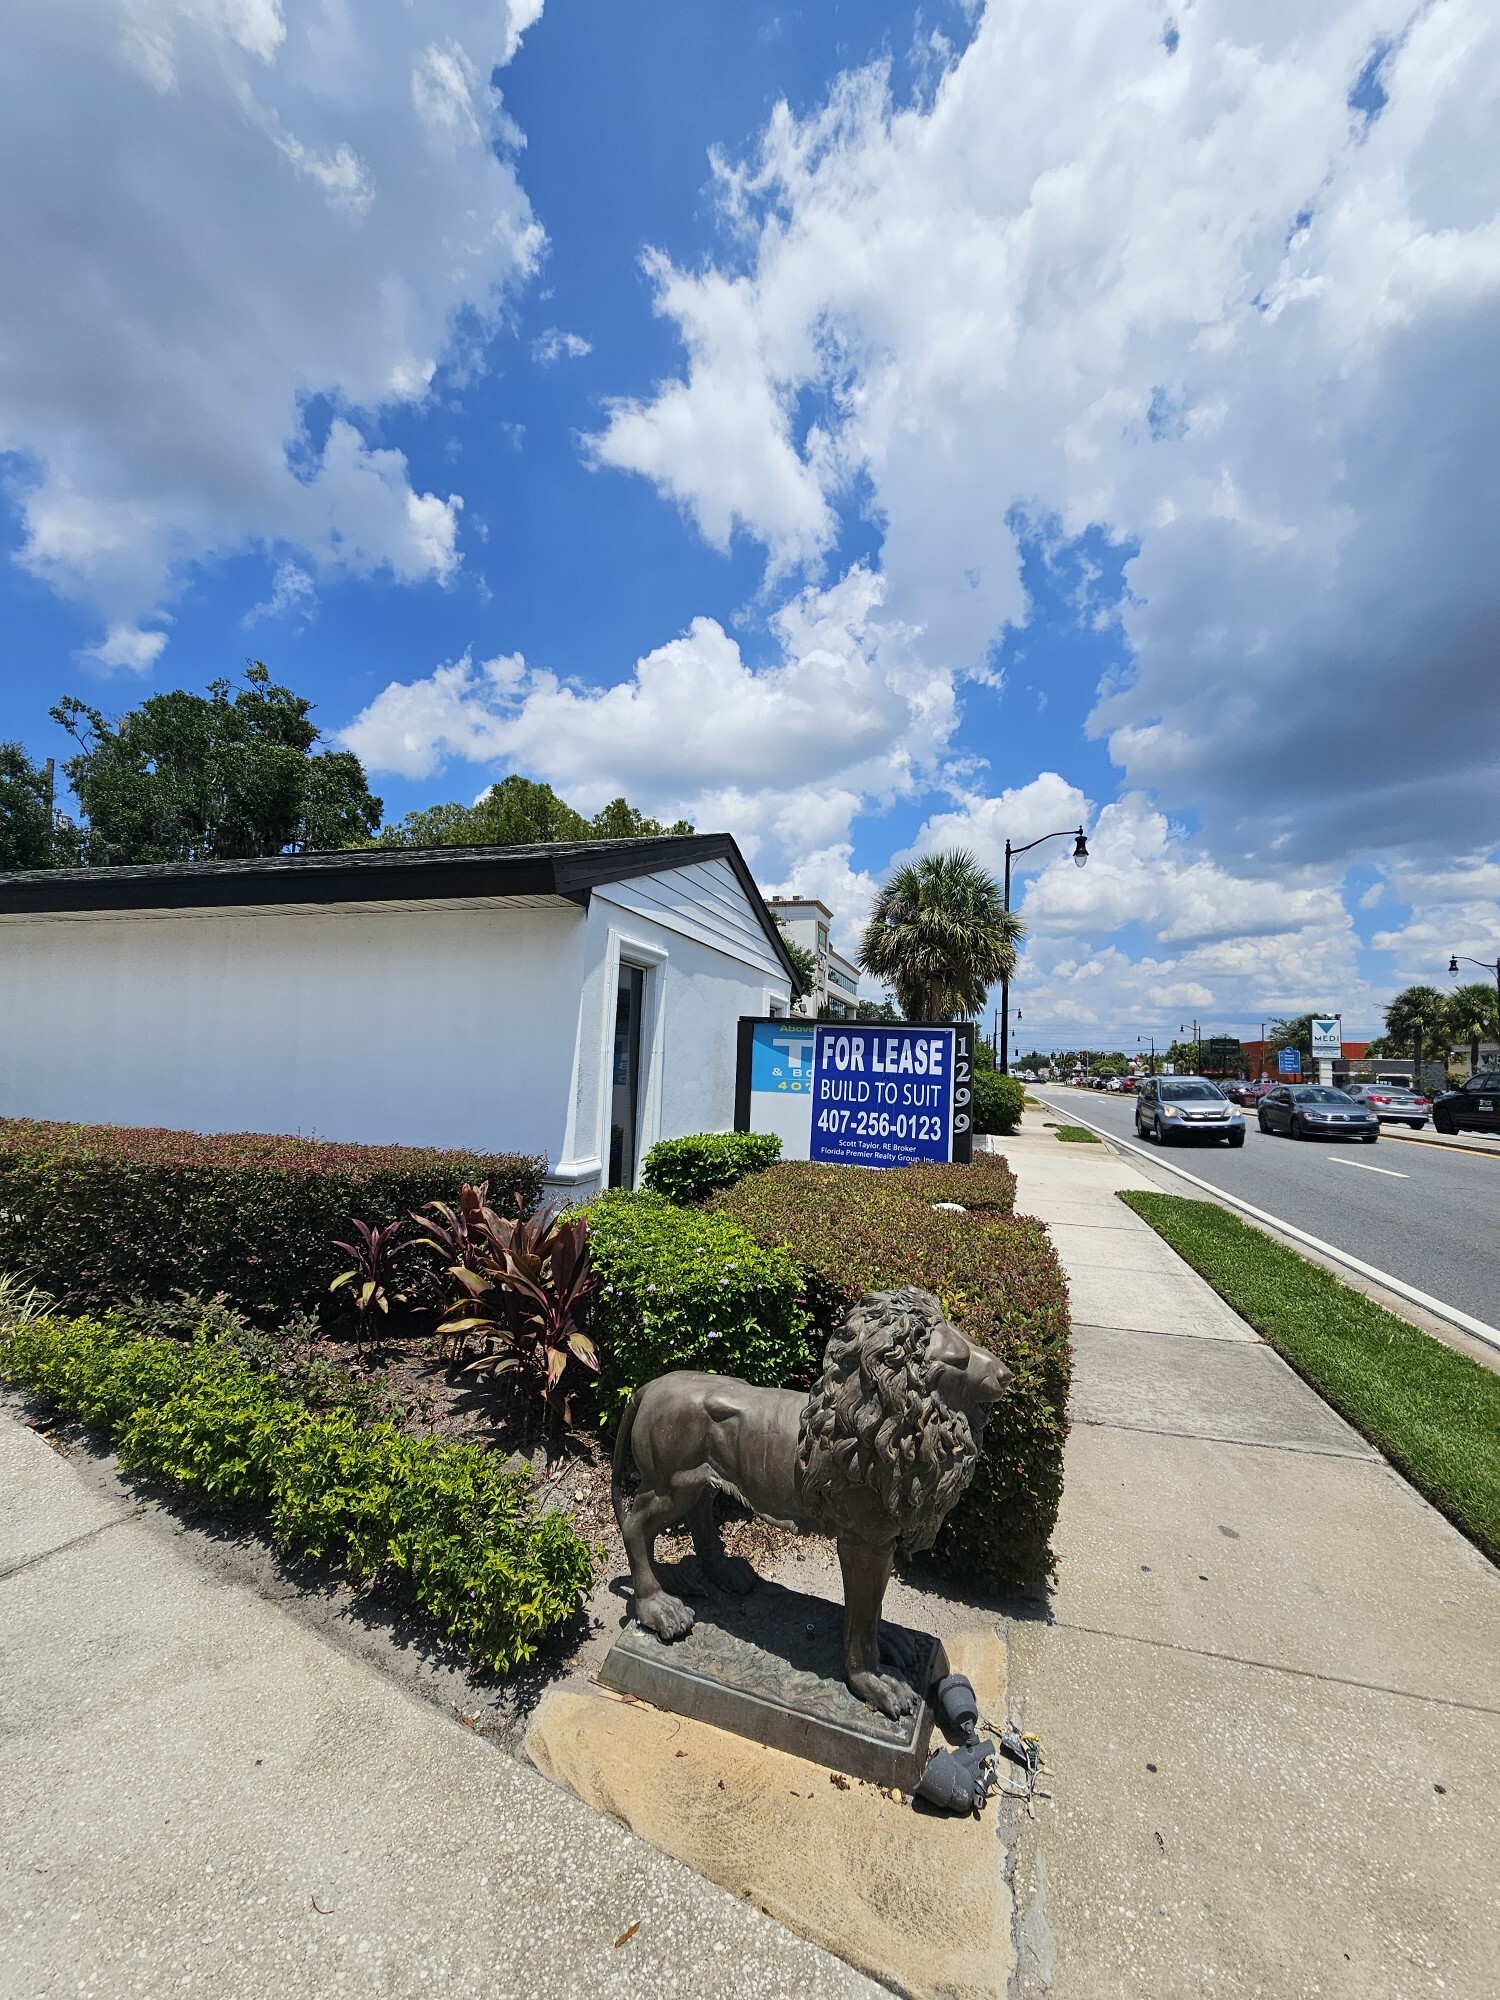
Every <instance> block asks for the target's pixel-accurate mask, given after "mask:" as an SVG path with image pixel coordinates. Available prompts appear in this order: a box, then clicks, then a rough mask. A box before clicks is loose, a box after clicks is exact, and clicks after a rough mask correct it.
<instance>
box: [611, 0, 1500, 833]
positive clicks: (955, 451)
mask: <svg viewBox="0 0 1500 2000" xmlns="http://www.w3.org/2000/svg"><path fill="white" fill-rule="evenodd" d="M1372 52H1383V53H1382V54H1381V55H1380V60H1379V63H1378V84H1379V88H1378V90H1377V89H1375V88H1374V87H1373V86H1372V85H1371V83H1370V77H1371V75H1372V74H1373V70H1374V65H1373V64H1372ZM1362 75H1363V76H1364V77H1365V88H1364V90H1363V91H1362V92H1360V93H1356V92H1355V85H1356V82H1357V80H1358V79H1360V78H1361V76H1362ZM1351 99H1353V101H1351ZM1497 116H1500V16H1497V15H1496V13H1495V11H1494V9H1493V8H1492V7H1489V6H1487V5H1485V4H1484V0H1433V4H1430V5H1427V6H1424V7H1422V8H1420V9H1418V10H1415V11H1414V10H1413V9H1412V8H1411V6H1410V4H1409V0H1341V4H1334V5H1330V6H1327V7H1322V8H1316V9H1308V8H1305V7H1299V6H1293V5H1291V4H1289V0H1269V4H1268V3H1267V0H1256V4H1255V5H1253V6H1252V5H1250V4H1249V0H1200V4H1198V5H1196V6H1194V7H1192V8H1190V9H1184V10H1182V11H1181V13H1180V16H1179V17H1178V18H1177V20H1176V23H1175V28H1174V32H1173V33H1172V34H1170V35H1164V34H1163V30H1162V18H1161V16H1160V14H1159V12H1153V10H1152V9H1150V8H1147V7H1143V6H1141V5H1140V4H1139V0H1080V4H1078V5H1077V6H1073V7H1068V8H1029V9H1028V8H1015V7H1003V8H1002V7H994V6H992V7H990V8H989V9H987V10H986V12H985V14H984V16H983V18H982V19H981V20H980V22H979V23H978V26H977V29H976V32H975V34H974V37H973V40H972V42H971V43H970V45H969V47H968V48H967V49H966V51H965V52H964V54H963V55H962V56H961V57H960V58H959V59H958V60H957V61H955V62H954V63H953V64H952V65H951V67H950V68H949V69H948V70H947V72H946V74H945V75H944V76H943V78H942V80H941V82H940V84H939V85H938V87H937V88H936V91H935V93H934V94H933V95H932V97H931V101H930V103H923V104H919V105H916V106H913V107H905V108H903V107H898V106H897V105H895V104H894V103H893V102H892V100H891V97H890V95H889V91H888V87H887V78H886V73H885V71H884V70H883V69H873V70H866V71H863V72H860V73H858V74H856V75H853V76H851V77H848V78H846V79H845V80H844V81H843V82H842V83H841V85H840V86H839V88H838V89H837V90H836V91H835V92H834V93H833V95H832V97H831V98H830V100H829V102H828V103H827V104H826V105H825V106H823V107H822V108H820V109H818V110H816V111H814V112H813V113H812V114H811V115H809V116H808V117H806V118H802V119H799V118H797V117H795V116H793V115H792V113H791V112H790V111H789V110H788V109H787V108H786V107H785V106H782V107H781V108H779V109H778V111H777V112H776V114H775V115H774V117H773V118H772V119H771V121H770V123H769V125H768V127H767V129H766V131H765V133H764V135H763V141H762V144H761V147H760V149H759V152H758V154H757V156H756V157H755V158H754V159H753V160H751V161H750V162H748V163H747V164H742V165H734V164H727V163H724V162H720V163H719V165H718V185H719V191H720V198H721V202H722V206H723V208H724V211H725V213H726V216H727V217H728V219H729V220H730V221H731V222H732V224H733V225H734V236H735V242H736V245H737V246H739V247H738V248H737V249H736V250H735V251H734V252H733V253H732V254H730V255H728V256H726V257H724V258H722V259H720V260H719V262H717V263H714V264H710V265H708V266H706V267H705V268H702V269H695V270H691V271H689V270H685V269H681V268H679V267H677V266H674V265H673V264H671V263H670V262H669V261H668V260H666V259H665V258H663V257H661V256H656V257H654V258H653V260H652V262H651V266H650V269H651V274H652V278H653V282H654V284H655V288H656V298H657V304H658V309H659V310H660V311H661V312H662V313H663V314H665V315H666V316H667V317H669V318H670V319H672V320H673V321H675V322H676V324H677V326H678V328H679V330H680V334H681V339H682V343H683V348H684V366H683V369H682V371H681V373H680V374H679V375H678V376H676V377H675V378H674V379H671V380H668V381H664V382H663V383H661V384H660V385H659V386H658V388H657V389H656V390H655V392H654V393H653V394H652V395H650V396H648V397H646V398H642V399H638V400H633V401H626V402H621V403H619V404H617V405H616V406H615V407H614V408H613V410H612V411H611V413H610V415H609V419H608V422H607V424H606V426H605V428H604V430H603V431H602V432H601V433H600V435H599V436H598V437H597V438H596V439H595V440H594V443H593V450H594V453H595V456H596V457H597V459H598V460H599V461H600V462H602V463H606V464H609V465H613V466H616V467H621V468H625V469H630V470H634V471H636V472H638V473H640V474H642V475H643V476H645V477H646V478H647V479H649V480H651V481H652V482H654V483H655V485H656V486H657V487H658V488H659V489H660V491H661V492H662V493H663V494H665V495H667V496H669V497H670V498H671V499H672V500H673V501H675V502H676V504H678V505H679V506H680V507H681V508H682V509H683V510H684V511H685V512H686V513H687V514H688V515H689V516H690V518H691V519H693V520H694V521H695V522H696V523H697V525H698V527H699V528H700V529H701V531H702V533H703V534H704V535H705V536H706V537H707V539H708V540H709V541H710V542H713V543H715V544H717V545H720V546H723V545H724V544H726V543H727V541H728V540H729V539H730V537H731V535H732V534H733V533H734V532H736V531H743V532H745V533H747V534H749V535H751V536H754V537H756V538H758V539H759V541H761V542H762V543H763V544H764V546H765V548H766V550H767V552H768V556H769V558H770V561H771V564H772V566H773V569H774V568H776V567H779V566H782V565H785V564H787V563H789V562H809V561H815V560H816V559H817V558H818V557H819V556H821V555H822V554H823V553H824V552H826V551H827V550H828V549H829V548H830V547H831V546H832V541H833V535H834V519H835V514H836V510H837V509H838V508H839V507H840V506H841V505H844V504H847V503H848V499H849V496H850V495H851V494H852V493H856V492H858V493H862V494H865V495H867V500H866V501H865V502H864V503H863V504H867V506H868V509H869V511H870V513H871V514H872V515H873V517H874V518H875V520H876V521H877V522H878V524H879V526H880V529H881V533H882V538H883V539H882V546H881V555H880V566H881V570H882V573H883V575H884V577H885V579H886V582H887V586H888V589H887V599H886V604H887V610H888V614H889V615H890V616H891V617H893V618H895V619H897V620H899V621H901V622H903V623H904V624H906V625H908V626H910V627H913V628H920V630H921V631H922V634H923V641H922V643H923V645H924V647H925V648H926V650H927V654H928V657H929V659H930V661H931V662H932V663H933V664H934V665H935V666H936V667H937V668H939V669H941V670H943V671H950V670H956V671H963V670H966V669H968V668H971V667H973V666H975V665H976V664H978V663H980V662H982V661H983V660H984V657H985V654H986V651H987V649H988V648H990V647H991V646H992V644H993V643H994V641H995V639H996V638H997V636H998V635H999V634H1001V633H1002V632H1003V630H1004V628H1005V627H1006V625H1007V624H1008V623H1009V624H1015V623H1018V622H1020V621H1023V620H1024V619H1025V617H1026V612H1027V606H1026V601H1025V596H1024V592H1023V589H1022V583H1021V572H1020V563H1019V554H1018V535H1019V533H1020V532H1021V531H1022V530H1023V529H1024V528H1025V527H1026V525H1027V524H1028V523H1030V524H1032V525H1045V526H1046V527H1047V530H1048V532H1052V533H1059V534H1061V535H1064V536H1073V537H1076V536H1078V535H1081V534H1082V533H1083V532H1084V531H1085V530H1087V529H1090V528H1093V529H1103V530H1104V531H1105V532H1106V533H1107V534H1108V535H1109V536H1110V537H1112V538H1114V539H1115V541H1116V542H1117V543H1118V544H1120V545H1121V546H1123V547H1124V548H1126V549H1128V550H1130V551H1133V554H1132V558H1131V560H1130V562H1129V564H1128V567H1127V571H1126V575H1127V582H1128V591H1127V594H1126V596H1125V597H1124V599H1123V600H1122V601H1121V603H1120V604H1119V606H1118V607H1117V613H1118V617H1119V620H1120V625H1121V630H1122V635H1123V639H1122V663H1121V664H1122V667H1123V668H1124V669H1125V671H1122V672H1121V673H1120V674H1118V675H1116V676H1115V677H1114V678H1113V680H1112V683H1111V686H1110V688H1109V690H1108V691H1107V692H1106V693H1105V694H1104V695H1103V697H1102V699H1101V700H1100V702H1099V704H1098V707H1097V710H1096V713H1095V717H1094V722H1093V727H1094V728H1095V729H1096V730H1097V731H1099V732H1102V733H1105V734H1107V735H1108V738H1109V742H1110V747H1111V750H1112V752H1113V755H1114V757H1115V758H1116V760H1117V761H1118V762H1119V763H1120V764H1121V765H1122V766H1123V768H1124V772H1125V775H1126V780H1127V782H1128V783H1129V784H1130V785H1131V786H1133V787H1137V788H1149V789H1152V790H1154V791H1155V792H1156V793H1157V794H1158V795H1159V797H1160V798H1161V800H1162V801H1163V802H1164V803H1165V804H1166V805H1167V806H1168V808H1169V809H1174V810H1175V809H1181V808H1185V807H1189V806H1190V807H1191V808H1192V809H1193V810H1194V811H1195V812H1197V813H1199V814H1200V815H1201V817H1202V822H1203V824H1204V826H1205V828H1206V829H1207V831H1208V832H1209V834H1210V835H1211V836H1212V838H1213V839H1214V840H1215V842H1216V843H1217V844H1218V846H1219V848H1220V849H1221V850H1222V851H1223V852H1224V853H1225V854H1226V855H1229V856H1233V857H1236V858H1237V860H1238V861H1239V862H1244V863H1246V864H1248V863H1250V862H1252V861H1253V862H1254V864H1255V865H1258V866H1260V867H1264V868H1270V869H1278V868H1281V867H1283V866H1301V865H1303V864H1304V863H1305V862H1307V861H1309V860H1322V861H1325V862H1328V863H1330V864H1338V863H1340V862H1341V861H1343V860H1344V859H1346V858H1347V857H1349V856H1351V855H1353V854H1355V853H1358V852H1359V851H1361V849H1363V848H1366V847H1371V846H1375V847H1388V846H1394V847H1398V848H1399V847H1406V848H1410V849H1412V850H1414V851H1415V850H1425V851H1427V852H1429V853H1438V852H1441V851H1443V850H1444V849H1445V848H1449V847H1451V846H1452V845H1453V844H1454V842H1455V840H1456V839H1458V838H1460V837H1461V838H1462V839H1463V840H1464V841H1466V842H1467V841H1469V840H1471V839H1472V837H1473V834H1474V830H1475V828H1476V827H1479V828H1481V829H1482V830H1483V832H1484V834H1485V836H1486V837H1488V838H1490V839H1493V838H1494V837H1495V836H1496V834H1497V833H1500V825H1497V803H1496V802H1497V799H1500V782H1497V781H1500V755H1497V750H1496V745H1497V743H1500V679H1497V677H1496V676H1495V674H1494V671H1493V665H1492V662H1493V659H1494V655H1495V650H1496V646H1497V643H1500V565H1497V564H1496V562H1495V560H1494V551H1493V533H1494V527H1493V524H1494V521H1495V518H1496V515H1497V511H1500V507H1497V503H1500V452H1497V450H1496V448H1495V438H1496V430H1497V418H1500V372H1497V371H1496V370H1495V368H1494V366H1493V356H1494V353H1495V351H1496V348H1497V342H1500V221H1497V217H1496V210H1497V196H1500V153H1497V152H1496V149H1495V148H1494V146H1493V143H1492V139H1493V132H1494V129H1495V124H1496V119H1497ZM809 411H813V412H816V415H815V417H814V418H811V419H809V417H808V416H807V415H806V414H805V413H806V412H809ZM1459 714H1462V715H1463V717H1464V727H1463V728H1462V730H1461V731H1454V730H1453V729H1451V728H1449V727H1447V726H1445V724H1446V719H1448V718H1452V717H1454V716H1456V715H1459Z"/></svg>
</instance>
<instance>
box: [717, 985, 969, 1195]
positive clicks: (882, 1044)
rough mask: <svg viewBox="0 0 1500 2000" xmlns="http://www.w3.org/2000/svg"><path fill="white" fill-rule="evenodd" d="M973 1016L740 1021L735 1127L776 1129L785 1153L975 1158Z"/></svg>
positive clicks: (906, 1159) (875, 1161) (792, 1156)
mask: <svg viewBox="0 0 1500 2000" xmlns="http://www.w3.org/2000/svg"><path fill="white" fill-rule="evenodd" d="M973 1060H974V1030H973V1028H972V1026H971V1025H970V1024H969V1023H968V1022H959V1023H958V1024H957V1025H950V1024H948V1023H946V1022H944V1023H932V1024H926V1023H903V1024H902V1025H900V1026H896V1027H890V1026H887V1025H885V1024H884V1023H878V1024H877V1023H874V1022H862V1021H848V1022H845V1021H819V1022H812V1021H806V1022H804V1021H789V1020H773V1021H765V1020H758V1019H755V1018H753V1017H746V1018H745V1019H742V1020H741V1022H740V1048H739V1071H738V1077H737V1084H736V1090H735V1120H734V1122H735V1129H736V1131H740V1132H775V1133H776V1134H777V1135H778V1137H779V1138H780V1140H781V1150H782V1157H783V1158H784V1159H788V1160H826V1161H829V1162H834V1163H837V1164H839V1165H842V1166H854V1167H907V1166H914V1165H916V1164H917V1163H918V1162H919V1161H923V1160H967V1159H969V1158H970V1157H971V1154H972V1149H973V1137H974V1121H973Z"/></svg>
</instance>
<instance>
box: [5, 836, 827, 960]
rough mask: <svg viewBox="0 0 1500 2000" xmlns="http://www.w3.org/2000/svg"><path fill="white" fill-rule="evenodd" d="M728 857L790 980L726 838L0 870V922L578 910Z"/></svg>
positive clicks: (741, 860)
mask: <svg viewBox="0 0 1500 2000" xmlns="http://www.w3.org/2000/svg"><path fill="white" fill-rule="evenodd" d="M701 861H727V862H728V864H729V866H730V868H731V870H732V871H733V873H734V876H735V878H736V880H737V881H738V882H739V885H740V887H741V888H742V889H743V890H744V892H745V895H746V897H747V898H748V899H749V903H750V907H751V909H752V910H753V911H754V912H755V914H756V916H757V918H758V919H759V921H760V926H761V929H762V930H763V931H764V932H765V934H766V939H767V941H768V943H769V944H770V945H771V948H772V949H773V951H774V952H775V954H776V957H777V959H778V960H779V962H780V964H781V967H782V970H783V971H784V972H785V973H786V975H787V977H788V978H789V979H790V980H791V982H792V991H793V992H794V993H797V992H800V991H801V981H800V980H799V979H798V977H797V970H796V967H795V966H794V965H793V964H792V961H791V958H790V956H789V955H788V952H787V948H786V940H785V939H784V938H783V937H782V935H781V932H780V930H779V929H778V928H777V925H776V920H775V918H774V917H773V916H772V915H771V913H770V911H769V910H768V909H767V908H766V905H765V900H764V898H763V897H762V896H761V893H760V890H759V889H758V888H757V887H756V884H755V878H754V876H752V875H751V873H750V870H749V869H748V868H747V867H746V865H745V857H744V856H743V855H742V854H741V853H740V850H739V847H738V846H737V845H736V843H735V840H734V837H733V835H732V834H728V833H691V834H666V835H663V836H661V837H660V838H658V839H655V840H561V841H552V842H548V843H546V844H545V845H541V846H535V847H358V848H345V849H342V850H339V851H338V852H334V853H328V854H271V855H266V856H263V857H261V858H258V859H255V860H250V861H180V862H179V861H171V862H164V863H155V864H152V865H150V866H143V867H128V868H32V869H28V870H26V871H25V872H23V873H20V874H10V875H5V874H0V915H11V916H18V915H32V914H44V913H50V912H62V911H78V912H85V911H90V910H184V909H189V910H210V909H229V908H235V909H244V908H246V907H249V906H253V905H262V904H264V905H271V904H277V903H389V902H400V901H403V900H409V901H412V902H425V901H429V900H432V899H435V898H441V897H449V896H561V897H564V898H566V899H567V901H569V902H572V903H577V904H579V905H580V907H582V908H583V909H587V908H588V903H589V895H590V892H591V891H592V890H593V889H595V888H597V887H599V886H601V885H602V884H603V883H606V882H625V881H628V880H629V879H630V878H631V877H632V876H636V875H659V874H661V873H663V872H664V871H665V870H667V869H669V868H686V867H690V866H691V865H692V864H693V863H694V862H701Z"/></svg>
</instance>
